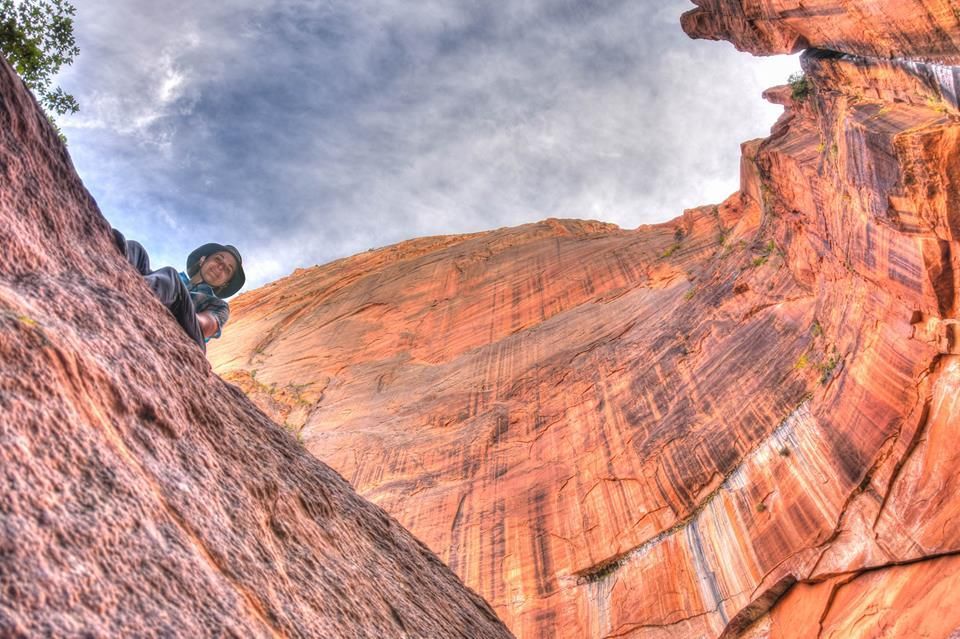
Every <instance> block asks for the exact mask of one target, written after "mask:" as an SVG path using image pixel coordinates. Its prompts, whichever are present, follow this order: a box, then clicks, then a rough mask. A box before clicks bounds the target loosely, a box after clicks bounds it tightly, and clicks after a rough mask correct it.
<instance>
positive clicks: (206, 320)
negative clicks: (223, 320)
mask: <svg viewBox="0 0 960 639" xmlns="http://www.w3.org/2000/svg"><path fill="white" fill-rule="evenodd" d="M197 322H198V323H199V324H200V332H202V333H203V336H204V337H213V336H214V335H216V333H217V331H218V330H219V329H220V325H219V324H218V323H217V318H216V317H214V316H213V313H210V312H208V311H204V312H203V313H197Z"/></svg>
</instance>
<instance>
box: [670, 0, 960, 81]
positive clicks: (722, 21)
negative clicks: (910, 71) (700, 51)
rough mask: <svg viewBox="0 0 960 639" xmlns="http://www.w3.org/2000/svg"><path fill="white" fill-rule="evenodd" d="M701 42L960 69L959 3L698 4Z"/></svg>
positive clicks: (692, 25)
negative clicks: (820, 51)
mask: <svg viewBox="0 0 960 639" xmlns="http://www.w3.org/2000/svg"><path fill="white" fill-rule="evenodd" d="M692 2H693V3H694V4H695V5H697V8H696V9H693V10H691V11H688V12H687V13H685V14H684V15H683V17H682V18H681V23H682V25H683V29H684V31H686V32H687V34H688V35H690V37H693V38H706V39H710V40H729V41H730V42H732V43H733V44H734V46H736V47H737V49H739V50H740V51H749V52H750V53H754V54H757V55H773V54H777V53H796V52H797V51H800V50H802V49H807V48H818V49H828V50H831V51H843V52H844V53H850V54H854V55H859V56H865V57H873V58H910V59H915V60H921V61H927V62H939V63H941V64H951V65H955V64H960V5H958V4H957V3H956V0H871V1H870V2H863V1H862V0H692Z"/></svg>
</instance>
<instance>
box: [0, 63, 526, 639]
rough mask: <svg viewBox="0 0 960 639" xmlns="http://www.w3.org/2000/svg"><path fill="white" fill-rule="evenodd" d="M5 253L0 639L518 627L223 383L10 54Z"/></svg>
mask: <svg viewBox="0 0 960 639" xmlns="http://www.w3.org/2000/svg"><path fill="white" fill-rule="evenodd" d="M0 247H2V250H0V477H2V480H0V481H2V486H3V491H2V493H0V636H2V637H5V638H6V637H9V638H21V637H22V638H26V637H143V636H157V637H191V638H192V637H224V636H232V637H287V636H291V637H345V638H346V637H349V638H351V639H354V638H356V637H369V638H371V639H374V638H376V639H381V638H383V637H418V638H421V637H451V636H457V637H463V638H464V639H473V638H474V637H509V636H510V633H509V632H508V631H507V629H506V628H505V627H504V626H503V625H502V624H501V623H500V622H499V621H498V620H497V619H496V616H495V615H494V613H493V611H492V610H491V609H490V607H489V606H488V605H487V604H486V603H485V602H484V601H483V600H482V599H481V598H480V597H478V596H477V595H476V594H474V593H473V592H471V591H469V590H468V589H467V588H465V587H464V586H463V584H462V583H461V582H460V581H459V580H458V579H457V578H456V577H455V576H454V575H453V573H451V572H450V571H449V569H447V568H446V567H445V566H444V565H443V564H442V563H441V562H440V561H439V560H438V559H437V558H436V556H435V555H434V554H433V553H431V552H430V551H429V550H427V549H426V548H425V547H424V546H423V545H422V544H421V543H420V542H418V541H417V540H416V539H414V538H413V536H411V535H410V534H409V533H408V532H407V531H405V530H404V529H403V528H401V527H400V526H399V525H398V524H397V523H396V521H395V520H393V519H392V518H391V517H389V516H388V515H387V514H386V513H384V512H383V511H382V510H381V509H379V508H377V507H376V506H374V505H372V504H370V503H369V502H367V501H365V500H363V499H361V498H360V497H358V496H357V495H356V494H355V493H354V491H353V490H352V489H351V488H350V487H349V485H348V484H347V483H346V482H345V481H344V480H343V479H342V478H341V477H340V476H339V475H337V473H335V472H333V471H332V470H331V469H330V468H328V467H327V466H326V465H324V464H322V463H320V462H318V461H317V460H316V459H315V458H314V457H312V456H311V455H309V454H308V453H307V452H306V451H305V450H303V448H302V446H301V445H299V444H298V443H297V442H296V441H295V440H294V439H293V438H291V437H290V436H289V435H288V434H286V433H285V432H284V431H283V430H282V429H280V428H279V427H278V426H276V425H275V424H274V423H272V422H271V421H270V420H269V419H268V418H267V417H266V416H264V415H263V413H261V412H260V411H259V410H257V409H256V408H255V407H254V406H253V404H251V403H250V402H249V400H248V399H247V398H246V397H245V396H244V395H243V393H242V392H240V391H239V390H237V389H236V388H234V387H231V386H230V385H228V384H225V383H224V382H223V381H222V380H221V379H220V378H219V377H217V376H216V375H215V374H213V372H212V371H211V369H210V367H209V365H208V363H207V361H206V360H205V359H204V356H203V354H202V353H201V352H200V350H199V349H198V348H197V347H196V345H195V344H192V343H191V342H190V341H189V339H188V338H187V337H186V335H185V334H184V332H183V331H182V330H181V329H180V327H179V326H177V325H176V323H175V322H174V320H173V319H172V316H171V315H170V314H169V313H168V312H167V310H166V309H165V308H163V307H162V306H161V305H160V304H159V302H157V301H156V300H155V299H154V298H153V297H152V294H151V293H150V291H149V290H148V289H147V287H146V285H145V284H144V283H143V280H142V278H141V277H140V276H139V275H138V274H137V273H136V272H135V271H134V270H133V268H132V267H130V266H129V265H128V264H127V263H126V261H125V260H124V259H123V258H122V257H121V256H120V254H119V253H118V251H117V249H116V247H115V246H114V245H113V240H112V238H111V236H110V232H109V226H108V225H107V223H106V221H105V220H104V219H103V217H101V215H100V213H99V211H98V210H97V207H96V204H95V203H94V201H93V199H92V198H91V197H90V195H89V194H88V193H87V191H86V190H85V189H84V188H83V185H82V184H81V182H80V180H79V178H78V177H77V175H76V173H75V172H74V170H73V166H72V165H71V163H70V159H69V157H68V156H67V154H66V151H65V150H64V148H63V146H62V145H61V144H60V143H59V141H58V140H57V137H56V135H55V134H54V133H53V131H52V130H51V127H50V125H49V124H48V123H47V121H46V118H45V117H44V115H43V114H42V112H41V111H40V110H39V108H38V107H37V105H36V103H35V102H34V100H33V99H32V98H31V96H30V95H29V93H28V92H27V91H26V89H25V88H24V87H23V85H22V83H21V82H20V80H19V79H18V78H17V77H16V76H15V75H14V73H13V71H12V70H11V69H10V67H9V66H8V65H7V64H6V62H5V61H3V60H0Z"/></svg>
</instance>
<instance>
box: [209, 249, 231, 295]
mask: <svg viewBox="0 0 960 639" xmlns="http://www.w3.org/2000/svg"><path fill="white" fill-rule="evenodd" d="M236 271H237V258H235V257H234V256H233V255H232V254H231V253H229V252H227V251H220V252H218V253H214V254H213V255H210V256H206V257H201V258H200V276H201V277H202V278H203V281H204V282H206V283H207V284H209V285H210V286H212V287H214V288H218V287H220V286H223V285H224V284H226V283H227V282H229V281H230V278H232V277H233V274H234V273H235V272H236Z"/></svg>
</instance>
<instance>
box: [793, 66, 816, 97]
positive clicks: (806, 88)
mask: <svg viewBox="0 0 960 639" xmlns="http://www.w3.org/2000/svg"><path fill="white" fill-rule="evenodd" d="M787 82H789V83H790V97H792V98H793V99H794V100H797V101H798V102H799V101H802V100H806V99H807V97H808V96H809V95H810V92H811V91H812V90H813V87H812V86H810V81H809V80H808V79H807V75H806V74H805V73H803V72H802V71H800V72H797V73H794V74H793V75H791V76H790V77H789V78H788V79H787Z"/></svg>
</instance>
